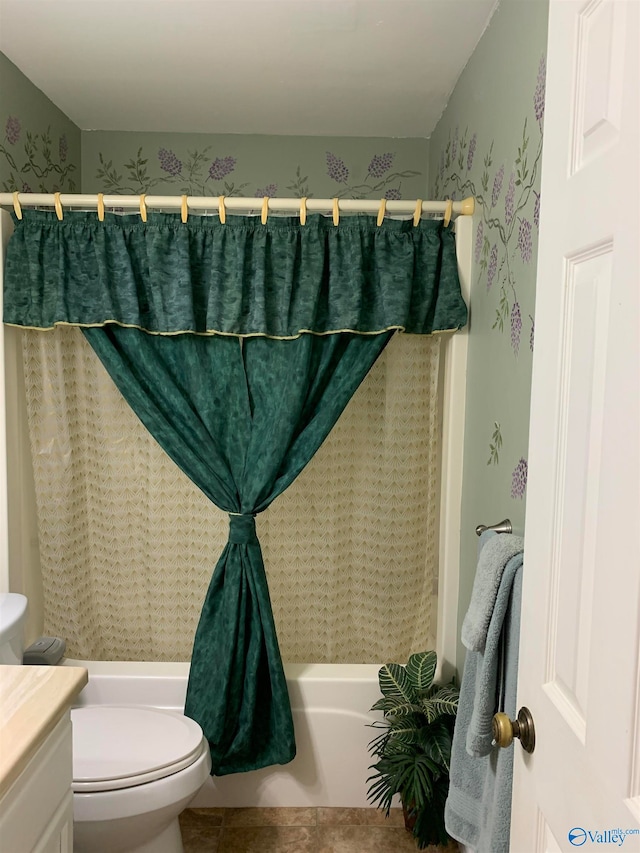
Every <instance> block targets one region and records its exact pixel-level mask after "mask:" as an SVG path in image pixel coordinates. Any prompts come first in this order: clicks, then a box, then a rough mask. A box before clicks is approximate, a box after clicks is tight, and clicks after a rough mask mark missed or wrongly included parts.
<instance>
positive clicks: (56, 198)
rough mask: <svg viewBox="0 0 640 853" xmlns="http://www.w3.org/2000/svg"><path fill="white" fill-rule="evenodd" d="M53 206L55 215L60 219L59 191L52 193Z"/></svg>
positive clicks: (60, 203)
mask: <svg viewBox="0 0 640 853" xmlns="http://www.w3.org/2000/svg"><path fill="white" fill-rule="evenodd" d="M53 206H54V207H55V209H56V216H57V217H58V219H59V220H60V221H62V202H61V201H60V193H54V194H53Z"/></svg>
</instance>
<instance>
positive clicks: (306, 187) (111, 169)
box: [95, 145, 422, 200]
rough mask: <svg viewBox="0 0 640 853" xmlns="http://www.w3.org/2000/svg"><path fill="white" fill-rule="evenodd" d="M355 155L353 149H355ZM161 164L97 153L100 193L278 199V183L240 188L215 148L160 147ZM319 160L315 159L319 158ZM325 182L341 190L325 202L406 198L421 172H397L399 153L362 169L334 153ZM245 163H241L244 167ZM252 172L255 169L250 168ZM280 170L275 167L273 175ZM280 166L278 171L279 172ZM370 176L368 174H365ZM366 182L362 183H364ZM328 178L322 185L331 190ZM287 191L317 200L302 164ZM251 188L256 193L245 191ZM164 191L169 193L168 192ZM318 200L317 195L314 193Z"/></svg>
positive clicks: (227, 159) (377, 157)
mask: <svg viewBox="0 0 640 853" xmlns="http://www.w3.org/2000/svg"><path fill="white" fill-rule="evenodd" d="M351 148H352V150H353V146H351ZM156 152H157V159H156V160H154V159H153V158H151V159H150V158H149V157H148V156H147V155H146V154H145V151H144V147H139V148H138V150H137V153H136V154H135V156H132V157H130V159H129V160H127V161H126V162H124V163H123V164H122V165H120V164H118V163H115V162H114V160H113V158H109V155H108V154H106V153H104V152H103V151H98V152H97V155H98V161H99V167H98V169H97V170H96V172H95V179H96V180H97V181H98V182H99V187H100V190H102V191H103V192H110V193H115V194H117V193H124V194H130V195H138V194H140V193H143V192H145V193H146V192H150V191H151V190H152V189H154V188H156V187H158V186H165V187H166V185H167V184H168V185H169V186H175V188H176V190H177V191H178V192H180V193H181V194H182V193H186V194H188V195H199V196H208V195H227V196H242V195H248V196H253V197H256V198H263V197H264V196H269V197H274V196H275V195H276V194H277V193H278V183H279V182H278V181H277V180H274V179H272V178H271V175H270V176H269V178H267V179H266V180H264V181H257V182H256V183H252V184H250V183H249V182H248V181H243V182H240V181H239V180H238V178H237V175H238V172H239V171H240V169H239V160H238V157H237V156H235V154H231V153H229V152H222V153H218V152H216V151H215V149H214V147H213V145H205V146H204V147H200V148H196V149H195V150H186V151H185V150H184V149H181V148H178V147H177V146H176V147H175V150H174V148H172V147H169V145H159V146H157V147H156ZM316 156H317V155H316ZM323 159H324V168H325V172H324V175H326V178H329V179H330V181H332V182H333V183H334V184H338V186H337V187H327V186H325V187H324V189H323V191H322V192H321V193H320V195H322V196H325V197H327V196H328V197H332V196H333V197H338V198H344V197H351V198H378V199H379V198H383V197H384V198H386V199H391V200H395V199H401V198H403V182H404V181H405V180H406V179H414V178H418V177H419V176H420V175H422V172H420V171H419V170H415V169H398V168H397V167H396V160H397V156H396V152H393V151H388V150H386V151H385V150H384V149H383V150H382V151H381V152H378V151H374V153H373V154H368V156H367V157H366V158H365V157H363V158H362V160H361V161H360V162H359V163H358V162H356V163H353V164H352V163H351V162H350V161H348V160H347V159H346V158H344V157H343V156H342V155H341V154H340V153H339V152H338V151H336V150H325V151H324V154H323ZM246 165H247V164H246V162H243V163H242V166H243V167H246ZM249 166H251V163H249ZM274 168H275V170H277V168H278V165H277V159H276V164H275V166H274V167H273V168H272V169H270V171H271V174H273V170H274ZM281 168H282V166H280V169H281ZM320 169H321V165H320V163H316V169H315V171H316V172H317V173H318V174H320ZM363 170H366V171H363ZM360 176H362V177H360ZM326 178H325V179H323V181H324V184H327V181H326ZM282 183H283V184H284V185H285V191H282V192H281V195H283V196H286V195H288V196H293V197H294V198H301V197H303V196H306V197H308V198H311V197H313V195H314V192H313V188H312V186H310V182H309V174H308V173H306V174H305V172H303V170H302V167H301V166H300V164H298V165H297V166H296V169H295V177H294V178H289V179H288V180H286V179H285V180H283V181H282ZM250 186H252V187H253V189H247V188H248V187H250ZM165 191H169V192H170V191H171V190H170V189H169V188H168V187H166V190H165ZM316 195H317V193H316ZM418 195H422V192H416V186H415V183H414V184H413V186H412V195H411V196H410V197H417V196H418Z"/></svg>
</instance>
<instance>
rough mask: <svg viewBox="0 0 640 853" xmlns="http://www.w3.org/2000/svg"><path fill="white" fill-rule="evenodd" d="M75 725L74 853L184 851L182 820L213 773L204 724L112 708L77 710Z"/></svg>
mask: <svg viewBox="0 0 640 853" xmlns="http://www.w3.org/2000/svg"><path fill="white" fill-rule="evenodd" d="M71 720H72V724H73V833H74V844H73V849H74V853H182V851H183V847H182V839H181V836H180V827H179V824H178V815H179V814H180V812H181V811H182V810H183V809H184V808H185V807H186V806H187V805H188V804H189V802H190V801H191V800H192V799H193V797H194V796H195V795H196V793H197V792H198V791H199V790H200V788H201V787H202V785H203V784H204V782H205V781H206V779H207V777H208V775H209V773H210V770H211V757H210V754H209V746H208V743H207V740H206V738H205V737H204V736H203V734H202V730H201V729H200V726H199V725H198V724H197V723H196V722H194V720H191V719H189V718H188V717H185V716H184V715H183V714H179V713H177V712H174V711H167V710H164V709H159V708H148V707H144V708H143V707H136V706H115V705H88V706H83V707H81V708H74V709H73V710H72V711H71Z"/></svg>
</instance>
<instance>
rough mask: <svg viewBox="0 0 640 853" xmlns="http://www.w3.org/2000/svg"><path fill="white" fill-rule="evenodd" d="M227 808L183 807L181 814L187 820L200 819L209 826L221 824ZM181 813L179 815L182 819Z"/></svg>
mask: <svg viewBox="0 0 640 853" xmlns="http://www.w3.org/2000/svg"><path fill="white" fill-rule="evenodd" d="M228 811H229V809H185V810H184V811H183V812H182V815H185V819H186V820H189V821H196V820H200V821H203V822H206V823H208V824H209V826H222V821H223V818H224V815H225V813H226V812H228ZM182 815H181V816H180V817H181V819H182Z"/></svg>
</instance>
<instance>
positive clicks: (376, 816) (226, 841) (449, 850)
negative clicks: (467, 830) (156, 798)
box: [180, 808, 458, 853]
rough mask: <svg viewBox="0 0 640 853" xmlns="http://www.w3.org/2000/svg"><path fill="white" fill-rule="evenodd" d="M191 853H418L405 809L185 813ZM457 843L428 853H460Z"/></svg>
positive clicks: (185, 834)
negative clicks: (390, 810) (386, 815)
mask: <svg viewBox="0 0 640 853" xmlns="http://www.w3.org/2000/svg"><path fill="white" fill-rule="evenodd" d="M180 827H181V829H182V840H183V843H184V850H185V853H414V851H415V850H416V849H417V848H416V846H415V843H414V841H413V839H412V837H411V835H410V834H409V833H408V832H407V831H406V830H405V828H404V822H403V818H402V811H401V810H400V809H393V810H392V812H391V814H390V815H389V817H388V818H385V816H384V814H383V813H382V812H380V811H378V810H377V809H338V808H287V809H276V808H264V809H262V808H260V809H258V808H254V809H185V811H184V812H183V813H182V814H181V815H180ZM457 850H458V846H457V844H455V842H451V844H449V846H448V847H427V848H426V853H456V851H457Z"/></svg>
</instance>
